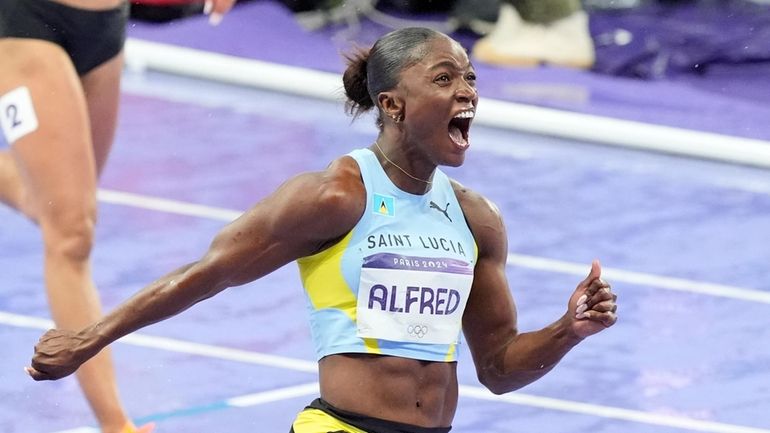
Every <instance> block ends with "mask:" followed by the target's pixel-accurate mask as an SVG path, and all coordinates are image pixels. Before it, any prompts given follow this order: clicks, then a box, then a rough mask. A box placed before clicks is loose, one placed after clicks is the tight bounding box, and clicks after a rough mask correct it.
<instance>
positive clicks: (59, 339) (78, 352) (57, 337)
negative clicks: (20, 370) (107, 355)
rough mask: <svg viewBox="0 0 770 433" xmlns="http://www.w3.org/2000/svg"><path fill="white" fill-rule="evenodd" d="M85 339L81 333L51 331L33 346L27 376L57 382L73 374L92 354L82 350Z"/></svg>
mask: <svg viewBox="0 0 770 433" xmlns="http://www.w3.org/2000/svg"><path fill="white" fill-rule="evenodd" d="M84 347H86V338H85V337H84V336H83V335H82V333H79V332H75V331H64V330H59V329H51V330H49V331H48V332H46V333H45V334H43V336H42V337H40V340H39V341H38V343H37V344H36V345H35V354H34V355H33V356H32V362H31V364H30V367H25V370H26V371H27V374H29V375H30V377H32V378H33V379H35V380H57V379H61V378H62V377H66V376H69V375H70V374H72V373H74V372H75V371H76V370H77V369H78V368H79V367H80V365H81V364H83V363H84V362H86V361H87V360H88V359H89V358H90V357H91V356H93V354H89V353H87V352H88V351H86V350H84Z"/></svg>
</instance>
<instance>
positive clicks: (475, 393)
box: [460, 385, 770, 433]
mask: <svg viewBox="0 0 770 433" xmlns="http://www.w3.org/2000/svg"><path fill="white" fill-rule="evenodd" d="M460 395H461V396H463V397H472V398H476V399H480V400H488V401H497V402H502V403H511V404H516V405H522V406H532V407H537V408H540V409H550V410H558V411H563V412H572V413H579V414H583V415H590V416H596V417H602V418H612V419H616V420H622V421H629V422H636V423H642V424H652V425H657V426H665V427H674V428H681V429H685V430H693V431H699V432H709V433H770V430H767V429H762V428H755V427H745V426H740V425H736V424H725V423H720V422H714V421H703V420H698V419H693V418H686V417H683V416H673V415H665V414H658V413H653V412H644V411H637V410H629V409H621V408H617V407H612V406H602V405H597V404H589V403H581V402H576V401H569V400H560V399H555V398H547V397H538V396H534V395H528V394H522V393H519V392H514V393H510V394H504V395H494V394H492V393H491V392H489V391H487V390H486V389H484V388H480V387H475V386H466V385H460Z"/></svg>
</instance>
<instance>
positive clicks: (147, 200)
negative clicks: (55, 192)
mask: <svg viewBox="0 0 770 433" xmlns="http://www.w3.org/2000/svg"><path fill="white" fill-rule="evenodd" d="M98 198H99V200H100V201H102V202H104V203H110V204H118V205H125V206H132V207H138V208H143V209H148V210H154V211H160V212H168V213H174V214H179V215H188V216H195V217H201V218H209V219H212V220H217V221H225V222H230V221H232V220H234V219H235V218H237V217H238V216H239V215H241V213H242V211H238V210H234V209H224V208H217V207H211V206H203V205H197V204H192V203H186V202H181V201H177V200H168V199H162V198H157V197H150V196H146V195H141V194H132V193H127V192H121V191H114V190H106V189H100V190H99V192H98ZM508 265H509V266H520V267H523V268H528V269H536V270H541V271H545V272H555V273H562V274H569V275H578V276H585V275H586V274H587V273H588V269H589V265H588V264H582V263H572V262H565V261H560V260H553V259H547V258H543V257H535V256H527V255H523V254H513V253H510V254H508ZM603 271H604V275H605V276H606V277H607V279H610V280H612V281H613V282H624V283H631V284H638V285H643V286H650V287H653V288H659V289H668V290H676V291H682V292H689V293H695V294H699V295H709V296H717V297H723V298H731V299H736V300H741V301H749V302H759V303H763V304H770V292H764V291H761V290H757V289H750V288H744V287H735V286H727V285H721V284H712V283H707V282H702V281H693V280H685V279H680V278H670V277H663V276H658V275H653V274H644V273H640V272H632V271H624V270H622V269H613V268H604V270H603Z"/></svg>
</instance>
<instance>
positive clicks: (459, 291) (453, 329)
mask: <svg viewBox="0 0 770 433" xmlns="http://www.w3.org/2000/svg"><path fill="white" fill-rule="evenodd" d="M349 156H351V157H353V158H354V159H355V160H356V162H357V163H358V165H359V167H360V170H361V176H362V178H363V182H364V186H365V187H366V195H367V204H366V210H365V211H364V214H363V215H362V217H361V219H360V220H359V221H358V223H357V224H356V225H355V227H354V228H353V230H351V231H350V232H349V233H348V234H347V235H346V236H345V238H344V239H342V240H341V241H340V242H338V243H337V244H335V245H333V246H331V247H330V248H328V249H326V250H324V251H322V252H320V253H318V254H315V255H313V256H309V257H304V258H301V259H299V260H298V261H297V263H298V265H299V269H300V276H301V278H302V283H303V286H304V287H305V292H306V294H307V297H308V308H309V310H310V325H311V333H312V337H313V341H314V344H315V349H316V354H317V356H318V359H321V358H323V357H324V356H327V355H331V354H335V353H372V354H383V355H392V356H400V357H405V358H412V359H420V360H428V361H445V362H450V361H455V360H456V358H457V353H456V346H457V343H458V339H459V336H460V332H461V324H462V321H461V319H462V314H463V311H464V309H465V303H466V302H467V300H468V295H469V294H470V287H471V283H472V280H473V269H474V266H475V264H476V259H477V249H476V244H475V242H474V239H473V236H472V234H471V231H470V229H469V228H468V225H467V223H466V221H465V217H464V215H463V212H462V209H461V208H460V205H459V203H458V202H457V197H456V196H455V193H454V190H453V188H452V185H451V184H450V181H449V178H448V177H447V176H446V175H445V174H444V173H443V172H442V171H440V170H438V169H437V170H436V172H435V174H434V175H433V183H432V185H431V189H430V191H429V192H428V193H426V194H425V195H415V194H410V193H407V192H404V191H402V190H400V189H399V188H398V187H396V186H395V185H394V184H393V182H391V180H390V179H389V178H388V176H387V175H386V174H385V171H384V170H383V169H382V166H381V165H380V163H379V161H378V160H377V157H376V156H375V155H374V153H372V152H371V151H370V150H368V149H358V150H355V151H353V152H351V153H350V154H349Z"/></svg>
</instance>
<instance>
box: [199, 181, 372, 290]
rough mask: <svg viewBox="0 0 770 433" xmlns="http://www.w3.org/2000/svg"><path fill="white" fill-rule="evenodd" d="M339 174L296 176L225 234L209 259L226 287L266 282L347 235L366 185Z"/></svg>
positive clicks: (358, 210)
mask: <svg viewBox="0 0 770 433" xmlns="http://www.w3.org/2000/svg"><path fill="white" fill-rule="evenodd" d="M356 180H357V177H355V176H351V175H350V174H348V173H344V172H343V173H340V172H339V170H331V171H327V172H323V173H311V174H306V175H301V176H298V177H296V178H294V179H292V180H290V181H288V182H286V183H285V184H283V185H282V186H281V187H279V188H278V190H276V191H275V192H274V193H273V194H271V195H270V196H268V197H267V198H265V199H264V200H262V201H261V202H259V203H258V204H256V205H255V206H253V207H252V208H251V209H249V210H248V211H246V212H245V213H244V214H243V215H241V216H240V217H239V218H238V219H236V220H235V221H233V222H232V223H230V224H229V225H227V226H226V227H225V228H224V229H222V230H221V231H220V232H219V234H217V236H216V237H215V239H214V240H213V242H212V244H211V247H210V249H209V251H208V253H207V255H206V258H207V259H208V260H210V261H212V262H213V263H215V264H216V266H217V267H218V268H219V269H220V271H219V273H221V274H224V275H226V276H227V286H237V285H241V284H245V283H248V282H250V281H253V280H255V279H257V278H259V277H262V276H264V275H266V274H268V273H270V272H272V271H274V270H276V269H278V268H280V267H281V266H283V265H285V264H287V263H289V262H291V261H293V260H296V259H297V258H300V257H304V256H307V255H310V254H313V253H315V252H317V251H318V250H319V249H320V248H322V247H323V246H324V245H327V244H328V243H329V242H330V241H332V240H334V239H337V238H340V237H342V236H344V235H345V234H346V233H347V232H348V231H350V230H351V229H352V228H353V226H354V225H355V223H356V221H358V219H359V218H360V214H361V212H363V210H362V209H363V200H364V198H363V197H365V195H364V194H363V189H362V188H363V186H359V183H358V182H356Z"/></svg>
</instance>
